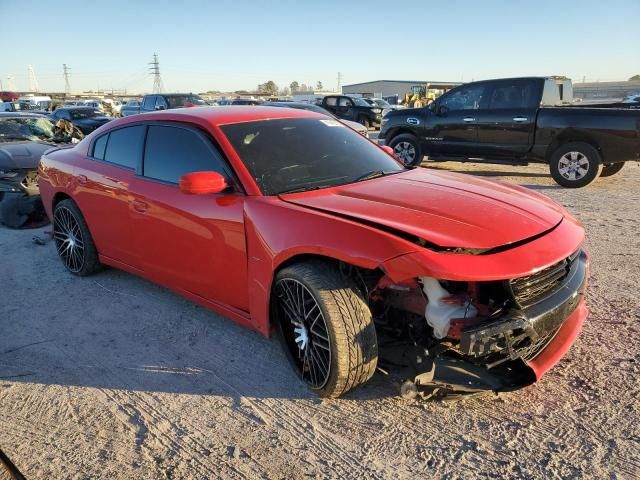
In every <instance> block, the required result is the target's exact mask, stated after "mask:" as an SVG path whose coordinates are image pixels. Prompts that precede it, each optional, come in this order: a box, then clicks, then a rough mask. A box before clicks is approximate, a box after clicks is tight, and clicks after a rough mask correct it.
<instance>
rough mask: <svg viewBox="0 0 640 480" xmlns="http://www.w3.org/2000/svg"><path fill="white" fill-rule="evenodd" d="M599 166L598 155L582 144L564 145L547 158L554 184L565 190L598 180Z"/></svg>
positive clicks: (600, 160)
mask: <svg viewBox="0 0 640 480" xmlns="http://www.w3.org/2000/svg"><path fill="white" fill-rule="evenodd" d="M601 164H602V157H601V156H600V153H599V152H598V151H597V150H596V149H595V148H593V147H592V146H591V145H589V144H588V143H583V142H571V143H566V144H564V145H562V146H560V147H559V148H558V149H556V150H555V151H554V152H553V153H552V154H551V156H550V158H549V170H550V172H551V176H552V177H553V179H554V180H555V181H556V183H558V184H559V185H562V186H563V187H567V188H580V187H584V186H586V185H589V184H590V183H591V182H593V181H594V180H595V179H596V178H598V175H599V173H600V165H601Z"/></svg>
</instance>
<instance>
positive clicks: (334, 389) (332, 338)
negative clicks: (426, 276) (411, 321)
mask: <svg viewBox="0 0 640 480" xmlns="http://www.w3.org/2000/svg"><path fill="white" fill-rule="evenodd" d="M273 295H274V297H273V298H274V302H273V309H272V314H273V315H274V319H275V321H276V326H277V328H278V332H279V336H280V339H281V341H282V343H283V345H284V347H285V352H286V353H287V357H288V358H289V360H290V362H291V363H292V365H293V367H294V368H295V370H296V371H297V373H298V375H299V376H300V378H301V379H302V380H303V381H304V382H305V383H306V384H307V385H309V387H311V389H313V390H315V391H316V392H317V394H318V395H320V396H322V397H332V398H335V397H339V396H340V395H342V394H344V393H346V392H348V391H349V390H351V389H352V388H355V387H357V386H358V385H361V384H363V383H365V382H367V381H368V380H369V379H370V378H371V377H372V376H373V374H374V372H375V369H376V365H377V362H378V343H377V337H376V330H375V326H374V324H373V319H372V317H371V311H370V310H369V307H368V305H367V303H366V302H365V300H364V299H363V298H362V295H361V294H360V293H359V290H358V288H357V286H356V285H355V283H354V282H353V281H352V280H351V279H349V278H348V277H345V276H344V275H342V274H341V273H340V272H339V270H338V269H337V268H336V267H335V266H333V265H331V264H329V263H324V262H319V261H313V262H305V263H299V264H296V265H292V266H289V267H286V268H284V269H283V270H282V271H280V272H279V273H278V275H277V277H276V281H275V283H274V290H273Z"/></svg>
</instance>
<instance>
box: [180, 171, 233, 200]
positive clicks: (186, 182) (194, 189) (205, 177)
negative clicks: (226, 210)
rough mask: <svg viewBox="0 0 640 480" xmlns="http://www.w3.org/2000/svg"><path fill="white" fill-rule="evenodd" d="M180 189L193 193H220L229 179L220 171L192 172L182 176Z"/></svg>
mask: <svg viewBox="0 0 640 480" xmlns="http://www.w3.org/2000/svg"><path fill="white" fill-rule="evenodd" d="M179 185H180V191H182V192H183V193H190V194H192V195H204V194H207V193H220V192H222V191H223V190H225V189H226V188H227V186H228V185H227V181H226V180H225V178H224V177H223V176H222V175H220V174H219V173H218V172H192V173H187V174H186V175H183V176H182V177H180V183H179Z"/></svg>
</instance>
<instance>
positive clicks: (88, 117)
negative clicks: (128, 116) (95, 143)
mask: <svg viewBox="0 0 640 480" xmlns="http://www.w3.org/2000/svg"><path fill="white" fill-rule="evenodd" d="M50 118H51V121H52V122H53V123H55V122H57V121H58V120H60V119H65V120H69V121H70V122H71V123H73V124H74V125H75V126H76V127H78V128H79V129H80V130H81V131H82V133H84V134H85V135H88V134H89V133H91V132H93V131H94V130H95V129H96V128H98V127H101V126H102V125H104V124H105V123H107V122H110V121H111V120H113V117H109V116H107V115H105V114H104V113H102V112H101V111H100V110H98V109H96V108H93V107H61V108H57V109H56V110H55V111H54V112H53V113H52V114H51V116H50Z"/></svg>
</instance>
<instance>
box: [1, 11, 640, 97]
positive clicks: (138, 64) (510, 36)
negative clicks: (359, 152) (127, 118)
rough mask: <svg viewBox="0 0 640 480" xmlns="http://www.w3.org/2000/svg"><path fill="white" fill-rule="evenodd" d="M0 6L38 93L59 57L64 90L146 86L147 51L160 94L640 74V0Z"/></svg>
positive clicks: (20, 68) (23, 72) (16, 58)
mask: <svg viewBox="0 0 640 480" xmlns="http://www.w3.org/2000/svg"><path fill="white" fill-rule="evenodd" d="M0 12H2V17H3V19H4V20H5V21H3V22H2V27H1V28H0V45H2V46H3V48H2V53H1V54H0V81H1V82H2V88H3V89H5V90H6V89H8V88H9V87H10V86H14V87H15V88H16V89H17V90H28V74H27V72H28V70H27V69H28V65H32V66H33V70H34V72H35V75H36V78H37V81H38V86H39V87H40V90H43V91H64V78H63V74H62V64H63V63H66V64H67V65H68V67H69V69H70V78H69V80H70V85H71V90H72V92H79V91H82V90H88V89H112V88H113V89H119V90H122V89H127V91H128V92H131V93H144V92H147V91H151V89H152V87H153V78H152V76H151V75H150V74H149V71H148V69H149V65H148V63H149V62H150V61H151V60H152V56H153V54H154V53H157V54H158V58H159V61H160V72H161V75H162V80H163V83H164V86H165V90H166V91H192V92H205V91H209V90H220V91H234V90H241V89H247V90H253V89H255V88H256V86H257V85H258V84H260V83H264V82H266V81H268V80H273V81H274V82H275V83H276V84H277V85H278V86H280V87H283V86H285V85H289V84H290V83H291V82H292V81H294V80H295V81H297V82H298V83H300V84H303V83H304V84H307V85H314V86H315V84H316V82H318V81H321V82H322V84H323V85H324V87H325V88H326V89H335V88H336V86H337V77H338V72H340V73H341V75H342V84H343V85H344V84H350V83H358V82H365V81H370V80H381V79H385V80H432V81H471V80H481V79H487V78H499V77H512V76H528V75H566V76H568V77H570V78H572V79H573V80H574V82H580V81H582V80H583V79H586V80H587V81H612V80H626V79H628V78H629V77H631V76H632V75H635V74H640V48H639V47H640V27H639V24H638V19H639V18H640V0H610V1H607V2H603V1H585V0H581V1H574V0H563V1H557V0H528V1H524V0H504V1H503V0H484V1H477V0H447V1H442V0H439V1H437V2H436V1H430V0H422V1H417V2H403V1H399V0H386V1H380V0H368V1H360V0H354V1H347V0H343V1H331V0H326V1H321V0H316V1H308V0H298V1H290V0H281V1H272V2H264V1H243V0H235V1H225V2H217V1H214V0H211V1H200V0H198V1H196V0H193V1H192V0H182V1H180V2H177V1H165V0H155V1H147V0H128V1H121V0H112V1H110V0H101V1H89V0H83V1H76V0H68V1H67V0H56V1H44V0H0ZM10 19H16V20H17V21H10ZM7 20H9V21H7ZM8 76H11V77H12V81H9V80H8V78H7V77H8ZM10 83H12V84H13V85H10Z"/></svg>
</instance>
